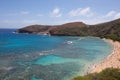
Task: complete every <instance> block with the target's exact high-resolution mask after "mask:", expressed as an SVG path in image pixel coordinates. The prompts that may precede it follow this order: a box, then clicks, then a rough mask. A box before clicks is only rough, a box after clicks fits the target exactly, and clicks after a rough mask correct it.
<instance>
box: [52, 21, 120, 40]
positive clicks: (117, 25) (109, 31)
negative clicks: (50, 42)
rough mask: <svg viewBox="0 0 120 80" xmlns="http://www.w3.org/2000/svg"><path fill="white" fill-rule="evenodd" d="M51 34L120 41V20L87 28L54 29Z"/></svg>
mask: <svg viewBox="0 0 120 80" xmlns="http://www.w3.org/2000/svg"><path fill="white" fill-rule="evenodd" d="M50 34H51V35H57V36H95V37H102V38H103V37H104V38H110V39H113V40H117V41H120V19H117V20H114V21H111V22H107V23H102V24H98V25H88V26H85V27H78V26H74V27H72V28H68V27H67V28H61V29H53V30H51V31H50Z"/></svg>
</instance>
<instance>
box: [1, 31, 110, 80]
mask: <svg viewBox="0 0 120 80" xmlns="http://www.w3.org/2000/svg"><path fill="white" fill-rule="evenodd" d="M13 31H14V30H12V29H0V79H1V80H19V79H22V80H23V79H24V80H70V79H71V78H72V77H74V76H77V75H83V74H85V73H86V71H87V70H88V66H89V65H91V64H94V63H98V62H100V61H101V60H102V59H104V58H105V57H107V56H108V55H109V54H110V53H111V52H112V46H111V45H110V44H108V43H106V42H104V41H103V40H101V39H99V38H93V37H57V36H45V35H35V34H14V33H12V32H13Z"/></svg>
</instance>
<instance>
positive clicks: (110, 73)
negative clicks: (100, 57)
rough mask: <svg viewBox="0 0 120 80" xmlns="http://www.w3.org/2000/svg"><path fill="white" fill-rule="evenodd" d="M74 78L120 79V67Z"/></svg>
mask: <svg viewBox="0 0 120 80" xmlns="http://www.w3.org/2000/svg"><path fill="white" fill-rule="evenodd" d="M72 80H120V69H114V68H107V69H105V70H103V71H102V72H100V73H93V74H88V75H85V76H79V77H75V78H73V79H72Z"/></svg>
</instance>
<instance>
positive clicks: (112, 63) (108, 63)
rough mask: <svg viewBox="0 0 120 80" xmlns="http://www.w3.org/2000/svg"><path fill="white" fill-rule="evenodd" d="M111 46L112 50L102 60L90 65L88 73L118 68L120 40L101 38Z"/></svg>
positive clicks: (119, 63) (119, 64)
mask: <svg viewBox="0 0 120 80" xmlns="http://www.w3.org/2000/svg"><path fill="white" fill-rule="evenodd" d="M103 40H104V41H105V42H108V43H110V44H111V45H112V46H113V51H112V53H111V54H110V55H108V56H107V58H105V59H104V60H103V61H101V62H100V63H98V64H94V65H93V66H91V67H90V69H89V71H88V72H87V73H88V74H89V73H99V72H101V71H102V70H104V69H106V68H120V42H118V41H113V40H111V39H105V38H104V39H103Z"/></svg>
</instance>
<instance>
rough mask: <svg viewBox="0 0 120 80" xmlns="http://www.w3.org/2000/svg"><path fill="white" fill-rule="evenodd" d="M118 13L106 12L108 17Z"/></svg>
mask: <svg viewBox="0 0 120 80" xmlns="http://www.w3.org/2000/svg"><path fill="white" fill-rule="evenodd" d="M115 14H116V11H110V12H108V13H107V14H106V17H112V16H114V15H115Z"/></svg>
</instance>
